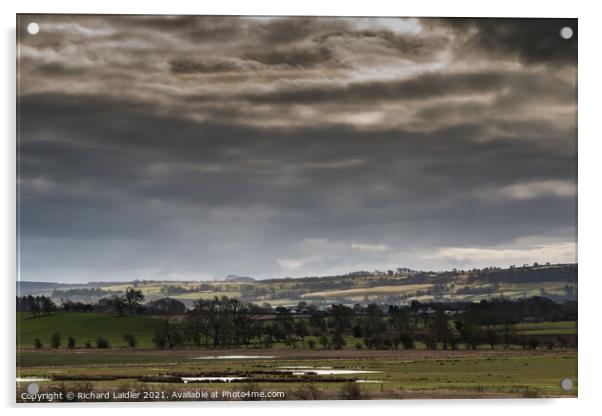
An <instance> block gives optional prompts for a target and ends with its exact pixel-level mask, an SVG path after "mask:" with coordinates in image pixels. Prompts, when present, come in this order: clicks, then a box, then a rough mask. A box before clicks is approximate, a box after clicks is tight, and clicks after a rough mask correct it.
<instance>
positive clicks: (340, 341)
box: [331, 333, 345, 350]
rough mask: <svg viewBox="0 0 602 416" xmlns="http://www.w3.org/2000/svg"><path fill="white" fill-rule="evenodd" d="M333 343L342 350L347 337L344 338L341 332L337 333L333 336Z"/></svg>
mask: <svg viewBox="0 0 602 416" xmlns="http://www.w3.org/2000/svg"><path fill="white" fill-rule="evenodd" d="M331 345H332V347H333V348H334V349H335V350H340V349H342V348H343V347H344V346H345V338H343V337H342V336H341V334H337V333H335V334H334V335H333V336H332V341H331Z"/></svg>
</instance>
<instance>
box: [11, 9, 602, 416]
mask: <svg viewBox="0 0 602 416" xmlns="http://www.w3.org/2000/svg"><path fill="white" fill-rule="evenodd" d="M0 7H1V8H2V13H1V14H0V16H1V17H0V18H1V19H2V22H3V31H2V32H1V33H2V41H1V42H0V45H2V49H3V54H2V57H3V63H2V65H1V66H0V70H1V71H2V76H1V77H0V80H1V82H2V84H3V85H2V86H3V88H2V89H1V91H3V92H4V94H3V97H2V99H1V100H0V106H1V107H2V111H0V114H1V116H2V124H0V125H1V126H3V127H4V132H5V134H4V135H3V140H2V147H1V151H0V152H1V157H2V159H1V160H0V165H1V168H0V169H1V171H2V181H1V182H0V187H1V188H0V190H1V193H0V195H1V196H2V197H3V198H2V203H1V204H0V209H1V211H2V215H1V216H0V219H1V221H2V226H1V227H0V229H1V230H2V231H3V232H2V237H3V238H2V242H1V244H2V246H1V247H0V255H1V256H2V266H3V268H2V272H3V273H2V284H3V288H4V291H3V293H4V294H5V298H4V302H3V306H4V308H5V309H4V312H5V313H4V314H3V320H2V323H3V330H4V339H5V342H4V343H3V345H2V350H3V351H2V355H1V357H2V368H3V370H4V371H2V379H1V383H2V388H1V389H0V394H1V395H2V397H1V400H2V404H3V405H4V407H12V409H9V413H10V414H12V413H13V412H17V411H19V410H18V409H19V407H20V408H21V410H23V411H26V412H27V413H32V411H33V408H32V407H25V406H17V409H15V406H16V405H14V404H13V401H14V397H15V395H14V391H15V383H14V366H15V319H14V295H15V284H14V282H15V204H16V203H15V169H16V167H15V20H16V18H15V14H16V13H38V12H44V13H118V14H121V13H125V14H142V13H143V14H235V15H240V14H251V15H331V16H337V15H347V16H387V15H390V16H480V17H494V16H495V17H500V16H505V17H577V18H579V269H580V273H579V277H580V280H581V281H580V285H579V289H580V290H579V327H580V329H581V330H580V334H579V341H580V342H579V398H578V399H549V400H539V399H531V400H526V399H520V400H453V401H452V400H436V401H434V400H428V401H396V402H393V401H381V402H375V401H366V402H286V403H282V402H279V403H277V402H269V403H265V402H263V403H243V404H231V403H201V404H196V403H189V402H187V403H171V404H156V403H153V404H151V405H146V406H144V408H143V409H141V408H136V409H134V408H132V406H138V407H140V404H137V405H136V404H133V405H124V404H105V405H83V406H82V405H59V404H57V405H55V406H50V407H48V406H45V407H43V408H42V406H37V407H35V408H37V409H39V412H44V414H45V415H55V414H57V415H58V414H60V415H64V414H65V412H67V413H71V412H77V413H78V414H80V415H81V414H82V413H84V412H85V414H86V416H88V415H96V414H102V415H106V413H107V411H111V410H112V409H114V408H122V407H130V409H129V410H130V411H132V412H136V413H138V412H144V413H145V414H148V415H155V414H164V413H165V412H166V411H168V409H169V408H175V409H178V410H179V411H184V409H190V408H194V409H191V411H190V412H191V413H192V412H194V413H197V414H198V413H199V412H203V413H218V412H219V413H223V412H224V410H226V411H228V410H229V411H230V412H232V413H233V412H236V413H240V412H245V413H246V414H250V415H255V414H256V415H262V416H263V415H266V414H278V415H282V413H284V412H286V414H287V416H292V415H297V414H299V415H307V414H308V413H312V414H313V413H315V412H316V411H317V412H319V413H322V412H323V413H332V412H333V411H336V410H337V409H339V408H340V409H341V411H342V412H345V414H346V415H347V414H349V415H355V414H366V413H367V412H370V411H372V409H374V411H376V412H381V413H393V412H395V413H397V414H399V412H404V413H412V412H415V413H421V414H424V413H425V412H426V414H430V412H433V413H435V412H437V413H445V415H446V416H447V415H456V414H458V415H462V416H466V415H469V414H480V415H483V414H487V415H488V416H490V415H491V416H493V415H504V416H507V415H508V413H515V412H517V411H518V412H520V413H523V412H538V413H542V412H545V415H546V416H548V415H561V414H562V415H566V414H567V413H571V414H581V413H583V414H588V413H590V412H588V410H592V409H595V408H596V407H598V406H596V404H601V403H600V397H602V393H599V392H598V389H599V388H602V386H601V384H602V383H600V378H601V377H600V375H601V374H602V368H601V366H600V358H599V357H600V355H601V354H602V335H601V331H600V321H599V319H597V317H598V316H600V310H599V309H598V305H599V303H600V302H599V301H600V297H601V296H602V290H601V289H602V288H601V284H600V281H601V280H602V273H601V267H600V263H599V261H598V260H599V257H600V255H599V253H600V252H601V247H600V244H599V241H600V236H601V235H602V229H601V227H600V222H601V221H600V213H601V212H602V207H601V204H600V201H601V198H600V196H599V193H600V192H599V189H602V187H601V186H600V183H599V179H600V178H602V174H601V172H600V166H601V163H600V155H601V154H602V151H601V150H602V147H601V145H600V140H601V139H602V138H600V126H599V124H600V123H599V120H600V119H601V117H600V116H601V112H602V110H601V104H600V97H602V89H601V82H600V75H599V74H602V68H601V66H600V53H599V50H600V49H601V46H600V42H601V40H602V36H601V30H600V27H601V26H602V25H601V24H600V19H601V18H602V15H601V13H600V7H599V6H596V2H593V1H590V2H585V1H583V2H579V1H575V0H573V1H552V0H548V1H541V2H535V1H531V2H528V1H525V0H505V1H501V0H499V1H498V2H495V3H493V2H486V1H468V0H455V1H431V0H421V1H416V2H401V1H399V2H395V1H381V0H370V1H364V2H357V3H355V4H353V3H350V1H349V0H348V1H344V0H337V1H324V0H302V1H291V2H286V1H262V0H253V1H244V0H239V1H229V0H220V1H219V2H210V3H206V2H198V1H197V2H194V1H177V0H169V1H167V0H163V1H159V0H146V1H144V2H141V1H140V2H139V1H132V0H130V1H127V0H104V1H97V0H94V1H92V0H86V1H81V0H79V1H78V0H53V1H43V0H37V1H33V0H32V1H29V0H21V1H19V2H18V3H17V2H15V3H12V4H11V3H8V2H7V1H6V0H4V1H2V2H0ZM598 411H599V409H598ZM592 413H593V412H592ZM5 414H6V413H5Z"/></svg>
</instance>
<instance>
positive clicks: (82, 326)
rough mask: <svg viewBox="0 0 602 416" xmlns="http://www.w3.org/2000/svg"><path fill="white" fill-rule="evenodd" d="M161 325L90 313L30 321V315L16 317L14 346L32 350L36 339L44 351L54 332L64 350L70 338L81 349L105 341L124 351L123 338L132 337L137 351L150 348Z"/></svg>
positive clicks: (149, 319) (137, 318)
mask: <svg viewBox="0 0 602 416" xmlns="http://www.w3.org/2000/svg"><path fill="white" fill-rule="evenodd" d="M160 325H161V321H160V320H158V319H156V318H152V317H149V316H143V315H128V316H115V315H104V314H99V313H91V312H73V313H59V314H54V315H50V316H40V317H37V318H34V317H33V316H32V315H31V314H30V313H26V312H18V313H17V345H18V346H21V347H24V348H32V347H33V344H34V340H35V339H36V338H39V339H40V340H41V341H42V344H43V346H44V347H48V346H49V344H50V337H51V336H52V334H54V333H55V332H58V333H59V334H60V336H61V341H62V344H63V345H64V346H66V345H67V338H69V337H70V336H72V337H74V338H75V340H76V342H77V344H76V345H77V346H79V347H83V346H84V345H85V343H86V341H90V342H91V343H92V344H93V345H94V343H95V340H96V338H98V337H103V338H105V339H107V340H108V341H109V342H110V343H111V346H113V347H125V346H126V343H125V341H124V340H123V334H126V333H129V334H133V335H134V336H135V337H136V338H137V340H138V346H139V347H141V348H151V347H152V346H153V342H152V339H153V336H154V334H155V331H156V329H158V328H159V326H160Z"/></svg>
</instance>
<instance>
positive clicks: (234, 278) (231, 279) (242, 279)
mask: <svg viewBox="0 0 602 416" xmlns="http://www.w3.org/2000/svg"><path fill="white" fill-rule="evenodd" d="M224 280H225V281H226V282H254V281H255V278H253V277H247V276H236V275H234V274H231V275H230V276H226V278H225V279H224Z"/></svg>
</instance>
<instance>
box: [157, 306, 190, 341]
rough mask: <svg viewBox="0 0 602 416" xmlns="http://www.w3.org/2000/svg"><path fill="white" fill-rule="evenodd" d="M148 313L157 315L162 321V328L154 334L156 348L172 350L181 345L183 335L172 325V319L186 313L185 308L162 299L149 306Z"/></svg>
mask: <svg viewBox="0 0 602 416" xmlns="http://www.w3.org/2000/svg"><path fill="white" fill-rule="evenodd" d="M149 311H153V313H156V314H158V315H159V317H160V318H161V320H162V321H163V328H162V329H161V330H159V331H158V332H157V333H156V334H155V338H156V342H155V345H156V346H157V347H158V348H165V346H168V347H169V348H174V347H176V346H178V345H181V344H182V343H183V334H182V332H181V331H180V328H178V327H177V326H176V325H174V324H173V317H174V316H175V315H181V314H183V313H184V312H185V311H186V306H185V305H184V304H183V303H182V302H180V301H178V300H176V299H171V298H162V299H159V300H156V301H154V302H151V303H150V304H149Z"/></svg>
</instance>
